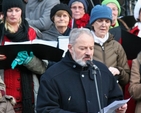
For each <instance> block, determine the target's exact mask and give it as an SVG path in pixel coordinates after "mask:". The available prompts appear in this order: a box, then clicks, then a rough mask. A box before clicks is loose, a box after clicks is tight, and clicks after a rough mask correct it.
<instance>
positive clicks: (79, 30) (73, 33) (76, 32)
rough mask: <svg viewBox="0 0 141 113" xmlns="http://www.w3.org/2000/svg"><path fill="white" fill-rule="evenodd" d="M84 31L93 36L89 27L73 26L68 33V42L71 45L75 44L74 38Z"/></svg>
mask: <svg viewBox="0 0 141 113" xmlns="http://www.w3.org/2000/svg"><path fill="white" fill-rule="evenodd" d="M84 33H85V34H87V35H89V36H91V37H93V38H94V36H93V34H92V32H91V31H90V30H89V29H87V28H74V29H72V30H71V32H70V35H69V44H72V45H73V44H75V42H76V39H77V38H78V37H79V36H80V35H82V34H84Z"/></svg>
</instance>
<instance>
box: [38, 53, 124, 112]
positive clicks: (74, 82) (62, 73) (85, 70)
mask: <svg viewBox="0 0 141 113" xmlns="http://www.w3.org/2000/svg"><path fill="white" fill-rule="evenodd" d="M94 64H95V65H97V67H98V68H99V70H100V73H101V74H100V73H99V72H98V70H97V71H96V73H97V74H96V77H97V81H98V87H99V94H100V99H101V98H102V105H103V107H105V106H107V105H109V104H110V103H111V102H113V101H115V100H119V99H122V92H121V90H120V89H119V87H118V85H117V83H116V81H115V79H114V77H113V75H112V74H111V73H110V71H109V70H108V68H107V67H106V66H105V65H104V64H102V63H100V62H97V61H94ZM100 88H101V89H100ZM103 107H102V108H103ZM98 111H99V107H98V101H97V95H96V88H95V82H94V75H93V74H92V67H90V66H88V67H82V66H80V65H79V64H77V63H76V62H75V61H74V60H73V59H72V57H71V55H70V53H69V51H68V52H67V53H66V56H65V57H64V58H63V59H62V60H61V61H59V62H58V63H56V64H54V65H53V66H51V67H50V68H49V69H47V71H46V72H45V73H44V74H43V75H42V77H41V80H40V87H39V92H38V97H37V113H72V112H73V113H78V112H79V113H98Z"/></svg>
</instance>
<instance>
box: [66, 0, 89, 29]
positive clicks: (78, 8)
mask: <svg viewBox="0 0 141 113" xmlns="http://www.w3.org/2000/svg"><path fill="white" fill-rule="evenodd" d="M68 5H69V7H70V9H71V11H72V20H71V21H70V23H69V27H70V28H81V27H86V26H87V25H88V23H89V19H90V17H89V14H88V13H87V11H88V6H89V5H88V2H87V1H86V0H70V1H69V4H68Z"/></svg>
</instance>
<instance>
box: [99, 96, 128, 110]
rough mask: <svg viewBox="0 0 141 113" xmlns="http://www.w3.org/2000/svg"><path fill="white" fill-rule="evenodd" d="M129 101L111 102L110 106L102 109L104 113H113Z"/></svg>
mask: <svg viewBox="0 0 141 113" xmlns="http://www.w3.org/2000/svg"><path fill="white" fill-rule="evenodd" d="M129 100H130V98H129V99H126V100H117V101H114V102H112V103H111V104H109V105H108V106H107V107H105V108H104V113H115V110H116V109H117V108H119V107H121V106H122V105H124V104H126V103H127V102H128V101H129ZM98 113H99V112H98Z"/></svg>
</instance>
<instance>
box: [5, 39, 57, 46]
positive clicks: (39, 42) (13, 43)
mask: <svg viewBox="0 0 141 113" xmlns="http://www.w3.org/2000/svg"><path fill="white" fill-rule="evenodd" d="M15 44H16V45H17V44H43V45H48V46H52V47H57V41H46V40H41V39H35V40H33V41H24V42H5V44H4V45H15Z"/></svg>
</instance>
